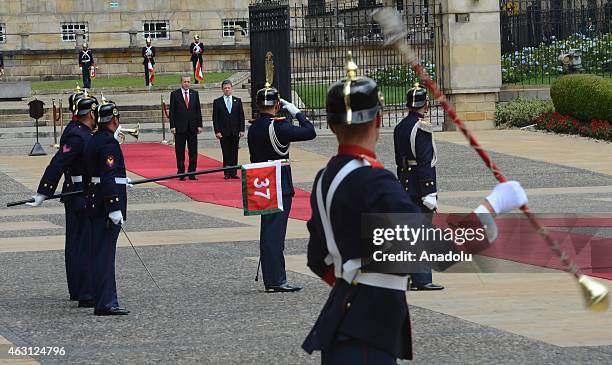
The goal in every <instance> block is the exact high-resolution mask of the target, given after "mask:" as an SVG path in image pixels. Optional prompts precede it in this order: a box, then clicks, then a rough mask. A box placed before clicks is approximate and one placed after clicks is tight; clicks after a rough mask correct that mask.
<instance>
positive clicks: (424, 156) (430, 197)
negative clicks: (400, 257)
mask: <svg viewBox="0 0 612 365" xmlns="http://www.w3.org/2000/svg"><path fill="white" fill-rule="evenodd" d="M406 100H407V101H406V105H407V106H408V108H409V109H410V112H409V113H408V115H407V116H406V117H405V118H404V119H402V121H401V122H400V123H398V125H397V126H396V127H395V129H394V130H393V142H394V147H395V162H396V164H397V177H398V179H399V181H400V183H401V184H402V186H403V187H404V190H405V191H406V192H407V193H408V195H409V196H410V199H411V200H412V202H413V203H414V204H415V205H416V206H417V207H419V208H420V209H421V211H422V212H423V213H425V214H426V215H427V217H428V218H429V222H431V220H432V218H433V213H434V212H435V211H436V210H437V208H438V194H437V191H438V188H437V186H438V184H437V181H436V163H437V162H438V156H437V153H436V142H435V141H434V138H433V127H432V125H431V123H430V122H428V121H427V120H425V114H426V113H427V111H428V110H429V98H428V97H427V89H425V88H422V87H420V86H419V84H418V83H417V84H415V85H414V87H413V88H412V89H410V90H408V92H407V93H406ZM423 270H424V271H425V269H423ZM442 289H444V287H443V286H442V285H438V284H434V283H432V274H431V269H429V270H428V272H419V273H412V274H411V275H410V290H442Z"/></svg>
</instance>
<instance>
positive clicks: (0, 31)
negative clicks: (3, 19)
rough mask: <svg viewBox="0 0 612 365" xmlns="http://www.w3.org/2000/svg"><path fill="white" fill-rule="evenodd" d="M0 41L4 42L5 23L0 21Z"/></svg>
mask: <svg viewBox="0 0 612 365" xmlns="http://www.w3.org/2000/svg"><path fill="white" fill-rule="evenodd" d="M0 43H6V24H3V23H0Z"/></svg>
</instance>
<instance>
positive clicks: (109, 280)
mask: <svg viewBox="0 0 612 365" xmlns="http://www.w3.org/2000/svg"><path fill="white" fill-rule="evenodd" d="M95 117H96V121H97V123H98V131H97V132H96V133H95V134H94V136H93V138H92V140H91V142H90V143H89V145H88V146H87V149H86V151H85V155H86V156H87V160H88V161H89V164H88V166H87V167H88V171H89V175H90V176H91V186H90V189H89V194H88V211H89V213H90V214H91V217H92V218H91V219H92V233H93V238H94V239H93V283H94V300H95V309H94V314H95V315H97V316H108V315H125V314H128V313H130V312H129V311H128V310H127V309H124V308H121V307H120V306H119V302H118V300H117V284H116V282H115V253H116V250H117V238H118V237H119V231H120V230H121V225H122V224H123V222H124V220H125V219H126V218H127V211H126V209H127V193H126V185H127V184H129V179H128V178H127V177H126V171H125V162H124V160H123V153H122V152H121V147H120V146H119V141H120V133H119V132H120V130H119V109H117V106H116V105H115V103H113V102H112V101H107V102H106V103H103V104H100V105H99V106H98V107H97V108H96V112H95Z"/></svg>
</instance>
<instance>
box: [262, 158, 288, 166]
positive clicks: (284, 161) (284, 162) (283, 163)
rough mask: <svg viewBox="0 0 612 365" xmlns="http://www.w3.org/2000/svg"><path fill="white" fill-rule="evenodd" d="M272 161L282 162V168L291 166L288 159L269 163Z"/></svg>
mask: <svg viewBox="0 0 612 365" xmlns="http://www.w3.org/2000/svg"><path fill="white" fill-rule="evenodd" d="M272 161H280V162H281V166H289V165H291V162H290V161H289V160H288V159H282V160H268V162H272Z"/></svg>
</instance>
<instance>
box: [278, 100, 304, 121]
mask: <svg viewBox="0 0 612 365" xmlns="http://www.w3.org/2000/svg"><path fill="white" fill-rule="evenodd" d="M280 102H281V104H283V109H285V110H286V111H288V112H289V113H291V116H292V117H294V118H295V116H296V114H297V113H299V112H300V109H298V108H297V106H295V105H293V104H291V103H290V102H288V101H287V100H285V99H280Z"/></svg>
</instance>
